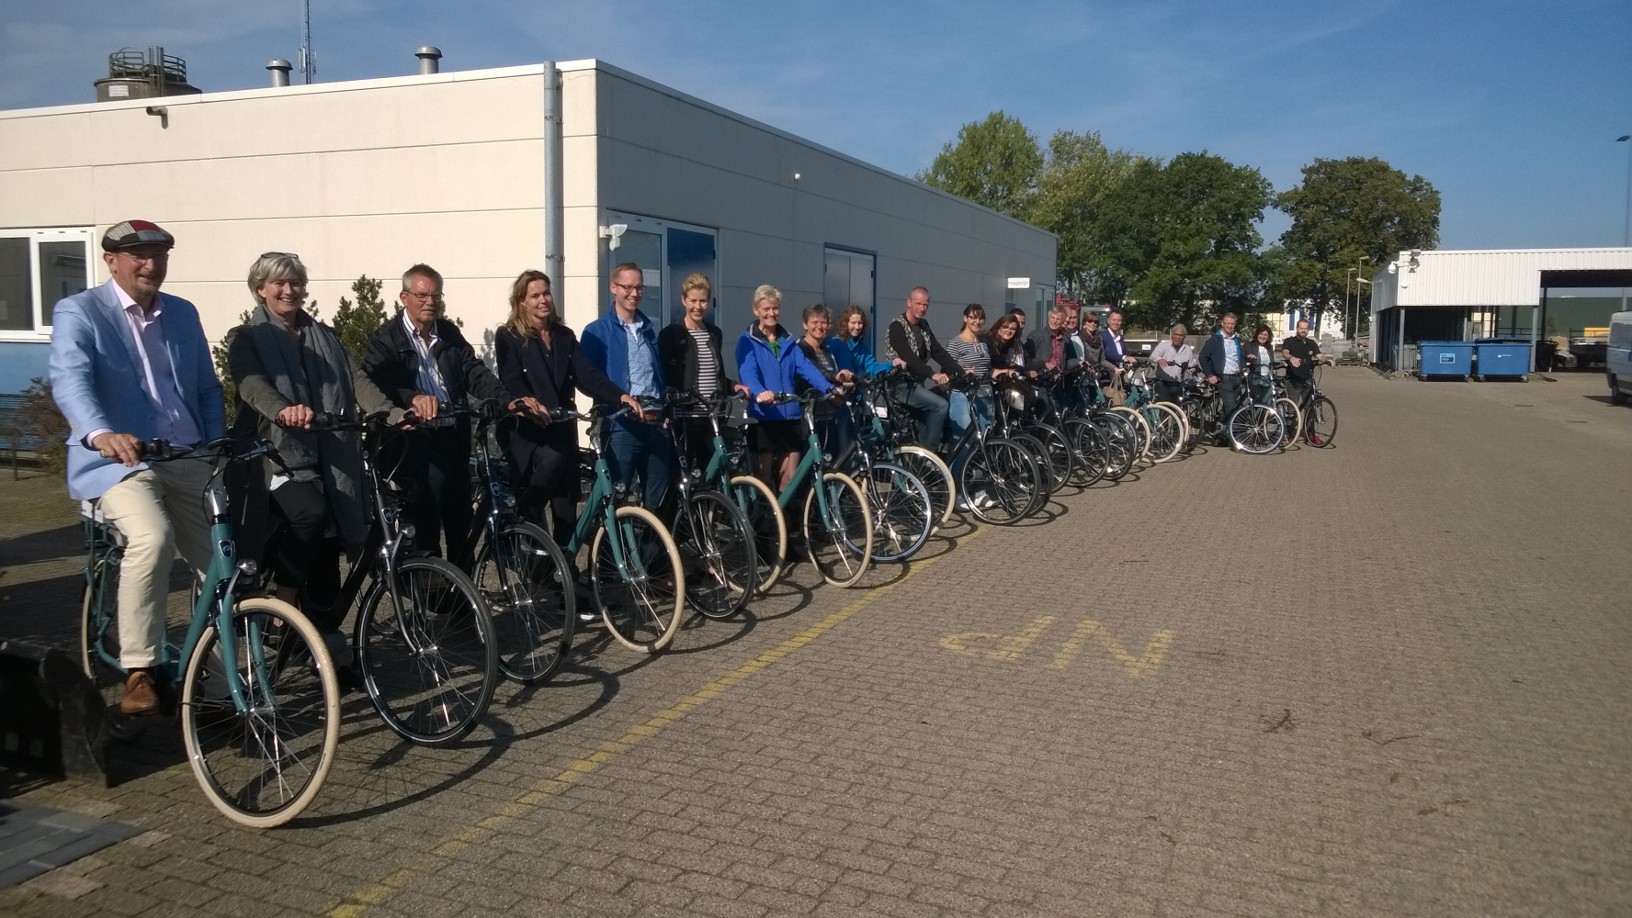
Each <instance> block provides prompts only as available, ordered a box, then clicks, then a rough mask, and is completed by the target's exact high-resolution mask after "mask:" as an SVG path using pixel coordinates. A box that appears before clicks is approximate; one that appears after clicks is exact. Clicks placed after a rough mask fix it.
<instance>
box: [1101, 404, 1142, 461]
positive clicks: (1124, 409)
mask: <svg viewBox="0 0 1632 918" xmlns="http://www.w3.org/2000/svg"><path fill="white" fill-rule="evenodd" d="M1111 410H1112V411H1114V412H1116V413H1117V414H1120V415H1122V416H1123V417H1125V418H1127V419H1128V422H1129V423H1130V424H1132V425H1133V458H1134V461H1135V462H1137V461H1139V460H1141V459H1148V458H1149V457H1150V424H1149V423H1148V422H1147V421H1146V420H1145V418H1144V416H1143V415H1141V414H1140V413H1139V412H1137V411H1135V410H1134V409H1132V408H1129V407H1128V406H1126V405H1118V406H1116V407H1114V408H1112V409H1111Z"/></svg>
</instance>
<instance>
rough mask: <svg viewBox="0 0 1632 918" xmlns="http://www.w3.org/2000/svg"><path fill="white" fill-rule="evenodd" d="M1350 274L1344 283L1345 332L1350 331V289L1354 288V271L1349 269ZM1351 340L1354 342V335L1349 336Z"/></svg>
mask: <svg viewBox="0 0 1632 918" xmlns="http://www.w3.org/2000/svg"><path fill="white" fill-rule="evenodd" d="M1348 272H1349V276H1348V278H1347V279H1345V280H1344V281H1343V325H1344V330H1345V331H1350V329H1349V328H1348V325H1349V288H1351V287H1353V286H1354V269H1353V268H1349V269H1348ZM1349 338H1350V339H1351V340H1352V339H1353V338H1354V335H1353V334H1352V333H1351V334H1350V335H1349Z"/></svg>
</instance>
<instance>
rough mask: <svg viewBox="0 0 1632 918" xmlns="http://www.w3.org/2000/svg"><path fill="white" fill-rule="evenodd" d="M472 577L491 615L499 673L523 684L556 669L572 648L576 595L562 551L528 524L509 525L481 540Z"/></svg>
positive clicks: (546, 676)
mask: <svg viewBox="0 0 1632 918" xmlns="http://www.w3.org/2000/svg"><path fill="white" fill-rule="evenodd" d="M473 570H474V571H475V576H474V577H472V578H471V579H472V580H473V581H474V582H475V583H476V589H477V591H478V592H479V593H481V595H482V600H483V601H484V602H486V603H487V608H488V610H489V611H490V612H491V613H492V615H493V633H494V634H495V635H496V636H497V639H498V643H499V669H500V671H502V672H503V673H504V674H505V675H506V676H508V677H509V678H511V679H514V680H515V681H517V682H520V683H522V684H523V685H534V684H536V683H539V682H542V681H544V680H545V679H548V678H549V677H550V676H551V675H553V674H554V673H555V672H556V670H558V669H560V668H561V664H562V663H564V662H565V661H566V659H567V652H568V651H569V650H570V649H571V648H572V631H573V624H574V622H576V620H577V608H576V606H577V597H576V596H575V595H574V591H573V588H572V569H571V568H570V567H569V566H568V565H567V558H566V556H565V555H564V554H562V553H561V549H560V548H559V547H558V546H557V545H556V544H555V541H554V540H553V539H551V538H550V537H549V535H548V534H547V533H545V532H544V530H543V529H542V528H541V527H539V526H536V525H534V524H532V523H525V522H518V523H511V524H510V525H508V526H505V527H504V528H503V529H501V530H499V535H498V538H497V539H495V540H492V541H489V542H484V543H483V545H482V548H481V550H480V551H479V552H477V555H476V566H475V567H474V568H473Z"/></svg>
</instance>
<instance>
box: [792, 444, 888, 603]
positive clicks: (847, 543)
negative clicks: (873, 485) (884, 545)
mask: <svg viewBox="0 0 1632 918" xmlns="http://www.w3.org/2000/svg"><path fill="white" fill-rule="evenodd" d="M819 486H820V487H821V489H822V496H823V497H824V498H825V501H824V500H819V499H818V498H817V496H816V489H815V488H811V489H810V493H808V494H806V495H805V519H804V522H805V554H806V556H807V557H809V558H810V563H811V565H812V566H814V567H815V568H816V570H817V571H819V572H820V573H821V575H822V579H823V580H826V581H827V582H828V583H831V584H833V585H834V586H841V587H848V586H855V584H856V583H857V581H859V580H861V578H862V575H863V574H866V573H867V563H868V562H869V561H871V560H872V557H873V516H872V512H871V511H870V509H869V508H868V506H867V495H865V494H863V493H862V490H861V486H860V485H858V484H856V481H855V479H853V478H851V477H850V476H849V475H845V474H843V473H842V472H823V473H822V477H821V484H820V485H819ZM823 503H825V504H826V507H825V508H824V507H823V506H822V505H823Z"/></svg>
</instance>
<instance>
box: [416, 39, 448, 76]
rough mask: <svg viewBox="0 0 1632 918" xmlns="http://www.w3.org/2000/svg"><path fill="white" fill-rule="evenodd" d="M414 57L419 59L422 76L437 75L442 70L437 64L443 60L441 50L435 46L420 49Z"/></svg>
mask: <svg viewBox="0 0 1632 918" xmlns="http://www.w3.org/2000/svg"><path fill="white" fill-rule="evenodd" d="M414 57H417V58H419V72H420V73H421V74H426V73H436V72H438V70H440V69H441V68H440V67H439V66H438V64H437V61H440V60H441V59H442V49H441V48H438V47H436V46H434V45H426V46H425V47H423V48H420V49H419V50H418V51H415V52H414Z"/></svg>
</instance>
